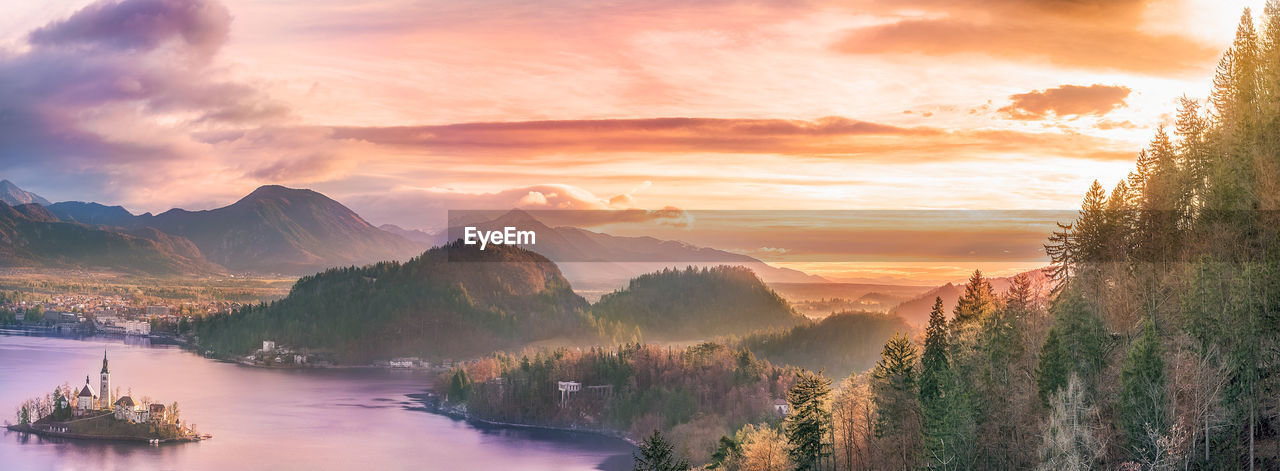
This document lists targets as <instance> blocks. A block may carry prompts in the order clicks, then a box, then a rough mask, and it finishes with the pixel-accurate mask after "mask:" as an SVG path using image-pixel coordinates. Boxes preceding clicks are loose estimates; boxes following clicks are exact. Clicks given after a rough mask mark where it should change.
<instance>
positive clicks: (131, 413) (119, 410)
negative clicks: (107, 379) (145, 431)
mask: <svg viewBox="0 0 1280 471" xmlns="http://www.w3.org/2000/svg"><path fill="white" fill-rule="evenodd" d="M114 409H115V415H116V418H117V419H120V420H128V421H130V422H134V423H142V422H146V421H147V412H146V410H144V409H142V408H141V407H138V405H137V404H136V403H134V402H133V398H132V397H129V396H124V397H122V398H120V399H119V400H117V401H116V403H115V407H114Z"/></svg>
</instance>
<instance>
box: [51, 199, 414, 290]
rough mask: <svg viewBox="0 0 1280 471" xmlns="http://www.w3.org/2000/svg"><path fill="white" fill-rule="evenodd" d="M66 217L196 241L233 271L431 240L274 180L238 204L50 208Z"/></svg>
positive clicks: (355, 259) (373, 254) (285, 266)
mask: <svg viewBox="0 0 1280 471" xmlns="http://www.w3.org/2000/svg"><path fill="white" fill-rule="evenodd" d="M49 209H50V211H51V212H53V213H54V214H56V215H58V217H59V218H61V219H62V220H64V221H76V222H81V223H85V224H94V225H100V226H118V227H124V228H129V229H141V228H146V227H154V228H156V229H159V230H160V231H163V232H165V233H167V234H171V235H176V236H181V237H185V238H187V239H190V240H191V241H192V242H194V243H195V245H196V247H198V248H199V250H200V251H201V252H202V253H203V254H204V256H205V257H206V258H207V259H208V260H209V261H211V262H214V263H217V264H219V265H222V266H224V267H226V268H228V269H230V270H233V271H251V272H259V273H289V274H301V273H310V272H315V271H319V270H324V269H326V268H331V267H336V266H345V265H363V264H366V263H373V262H378V261H383V260H404V259H407V258H409V257H412V256H413V255H415V254H417V253H419V252H420V251H421V250H423V249H424V248H425V245H424V244H420V243H417V242H413V241H410V240H408V239H405V238H404V237H401V236H399V235H395V234H392V233H389V232H387V231H384V230H381V229H378V228H377V227H374V226H373V225H371V224H369V223H368V222H366V221H365V220H364V219H362V218H361V217H360V216H359V215H358V214H356V213H355V212H354V211H351V210H350V209H348V208H347V207H346V206H343V205H342V204H341V203H338V202H337V201H334V200H333V199H330V198H329V197H327V196H325V195H323V194H320V193H317V192H315V191H311V190H300V189H293V188H286V187H283V186H276V185H269V186H263V187H260V188H258V189H257V190H254V191H253V192H252V193H250V194H249V195H248V196H245V197H244V198H242V199H240V200H239V201H237V202H235V203H234V204H232V205H230V206H225V207H222V208H217V209H211V210H205V211H187V210H184V209H177V208H175V209H171V210H169V211H165V212H164V213H161V214H158V215H152V214H150V213H146V214H142V215H137V216H135V215H133V214H131V213H129V212H128V211H127V210H125V209H124V208H122V207H120V206H105V205H101V204H97V203H81V202H64V203H57V204H53V205H51V206H50V208H49Z"/></svg>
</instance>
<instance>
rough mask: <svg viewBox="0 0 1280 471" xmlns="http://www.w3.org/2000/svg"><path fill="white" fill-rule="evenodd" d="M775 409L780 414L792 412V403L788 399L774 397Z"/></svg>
mask: <svg viewBox="0 0 1280 471" xmlns="http://www.w3.org/2000/svg"><path fill="white" fill-rule="evenodd" d="M773 411H774V412H775V413H777V414H778V415H787V414H789V413H791V404H788V403H787V400H786V399H781V398H779V399H774V400H773Z"/></svg>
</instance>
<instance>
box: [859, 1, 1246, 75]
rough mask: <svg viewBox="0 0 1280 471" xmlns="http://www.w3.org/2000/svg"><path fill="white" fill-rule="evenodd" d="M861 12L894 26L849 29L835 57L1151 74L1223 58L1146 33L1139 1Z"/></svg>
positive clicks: (914, 6)
mask: <svg viewBox="0 0 1280 471" xmlns="http://www.w3.org/2000/svg"><path fill="white" fill-rule="evenodd" d="M858 7H859V8H863V9H867V10H870V11H873V12H877V13H879V14H881V15H886V16H890V17H896V20H895V21H891V22H888V23H883V24H876V25H872V26H867V27H863V28H858V29H854V30H852V31H849V32H848V33H847V34H846V36H845V37H843V38H842V39H840V40H839V41H837V42H836V43H835V45H834V48H835V50H837V51H839V52H844V53H849V54H895V53H897V54H921V55H926V56H945V55H955V54H981V55H986V56H990V57H997V58H1001V59H1006V60H1010V61H1017V62H1023V61H1028V60H1039V61H1045V62H1048V63H1051V64H1055V65H1059V66H1066V67H1073V68H1080V69H1091V70H1109V71H1128V72H1137V73H1143V74H1152V75H1187V74H1193V73H1198V72H1202V71H1204V70H1206V67H1208V66H1211V65H1212V63H1213V59H1214V58H1215V57H1216V56H1217V55H1218V54H1219V52H1220V51H1218V50H1217V49H1216V48H1214V47H1212V46H1210V45H1206V44H1203V43H1200V42H1198V41H1197V40H1195V39H1192V38H1189V37H1186V36H1180V35H1175V34H1165V33H1159V32H1151V31H1148V30H1146V29H1144V15H1145V14H1146V13H1147V9H1148V7H1149V5H1148V2H1146V1H1141V0H1119V1H1111V0H1081V1H1055V0H1047V1H1014V0H995V1H978V0H967V1H965V0H962V1H956V2H944V1H937V0H903V1H893V2H888V1H871V0H868V1H863V2H861V3H858ZM1150 7H1153V8H1159V6H1156V5H1155V4H1151V5H1150ZM1171 51H1176V53H1171Z"/></svg>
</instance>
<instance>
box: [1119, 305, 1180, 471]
mask: <svg viewBox="0 0 1280 471" xmlns="http://www.w3.org/2000/svg"><path fill="white" fill-rule="evenodd" d="M1161 354H1162V352H1161V348H1160V339H1159V337H1158V336H1157V334H1156V328H1155V324H1154V323H1153V322H1151V319H1150V318H1148V319H1147V320H1145V321H1144V322H1143V326H1142V333H1141V334H1140V335H1139V336H1138V338H1137V339H1136V340H1134V342H1133V344H1132V345H1130V346H1129V352H1128V356H1127V357H1126V358H1125V364H1124V369H1123V370H1122V371H1121V373H1120V381H1121V386H1120V387H1121V389H1120V403H1119V405H1118V407H1117V409H1118V412H1119V414H1120V423H1121V424H1122V426H1123V427H1124V431H1125V434H1126V435H1127V436H1128V440H1129V448H1130V450H1131V451H1132V452H1133V453H1134V454H1135V455H1138V458H1139V459H1140V460H1141V461H1142V462H1153V461H1155V460H1156V458H1157V454H1158V453H1159V452H1160V450H1159V448H1160V444H1159V443H1158V442H1157V441H1153V440H1152V438H1153V435H1154V437H1156V438H1158V437H1161V436H1163V435H1164V434H1165V433H1166V431H1167V430H1168V427H1169V417H1168V406H1169V400H1168V397H1167V395H1166V392H1165V387H1166V379H1165V371H1164V359H1163V358H1162V357H1161Z"/></svg>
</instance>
